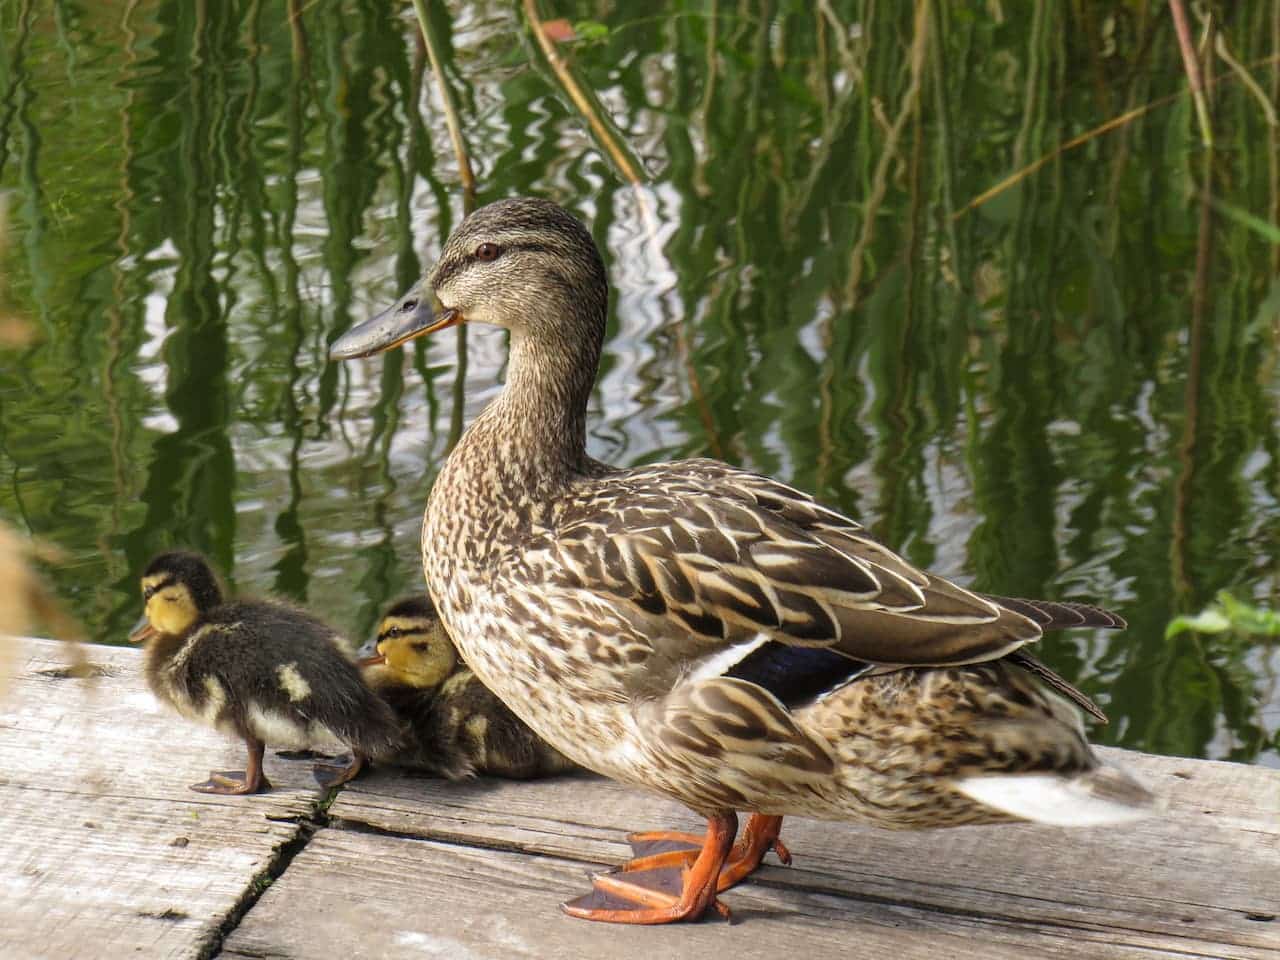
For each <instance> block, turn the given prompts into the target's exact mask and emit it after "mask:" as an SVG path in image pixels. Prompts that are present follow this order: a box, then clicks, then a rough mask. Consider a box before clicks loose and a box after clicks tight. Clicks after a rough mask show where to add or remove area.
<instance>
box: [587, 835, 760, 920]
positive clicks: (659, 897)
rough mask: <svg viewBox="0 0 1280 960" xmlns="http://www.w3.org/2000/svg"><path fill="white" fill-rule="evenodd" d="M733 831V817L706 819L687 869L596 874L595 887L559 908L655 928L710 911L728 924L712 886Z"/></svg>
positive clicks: (695, 918) (591, 917) (730, 847)
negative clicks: (698, 846)
mask: <svg viewBox="0 0 1280 960" xmlns="http://www.w3.org/2000/svg"><path fill="white" fill-rule="evenodd" d="M737 832H738V817H737V814H735V813H732V812H729V813H719V814H716V815H715V816H713V817H710V818H709V819H708V820H707V835H706V837H704V838H703V842H702V845H701V848H700V851H699V853H698V855H697V857H696V858H695V859H694V861H693V863H692V865H690V866H684V865H681V866H678V867H677V866H658V867H654V868H652V869H644V870H630V869H626V868H624V869H623V870H621V871H610V872H608V873H600V874H596V875H595V876H594V877H592V878H591V883H592V886H593V887H594V889H593V890H592V891H591V892H590V893H588V894H586V895H584V896H581V897H578V898H577V899H575V900H570V901H569V902H568V903H565V904H563V909H564V912H565V913H567V914H569V916H571V917H579V918H581V919H583V920H600V921H604V922H606V923H642V924H658V923H675V922H677V921H680V920H697V919H699V918H700V917H701V916H702V915H703V914H704V913H706V911H707V910H708V909H713V910H715V911H716V913H718V914H719V915H720V916H721V917H723V918H724V919H726V920H728V919H729V908H728V907H727V906H725V905H724V904H723V903H721V902H720V901H719V900H718V899H716V887H717V882H718V880H719V877H720V870H721V868H722V867H723V866H724V863H725V860H726V859H727V858H728V856H729V851H730V850H731V849H732V847H733V837H734V834H736V833H737Z"/></svg>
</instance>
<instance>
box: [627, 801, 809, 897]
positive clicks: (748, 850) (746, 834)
mask: <svg viewBox="0 0 1280 960" xmlns="http://www.w3.org/2000/svg"><path fill="white" fill-rule="evenodd" d="M781 831H782V817H776V816H770V815H768V814H763V813H753V814H752V815H751V819H750V820H748V821H747V825H746V826H745V827H744V828H743V830H742V835H741V836H740V837H738V842H737V843H735V844H734V845H733V850H732V851H731V852H730V853H729V859H728V860H727V861H726V862H725V865H724V868H723V869H722V870H721V871H720V880H719V883H718V885H717V886H716V890H717V891H719V892H722V893H723V892H724V891H725V890H728V889H729V888H730V887H732V886H734V885H736V884H739V883H741V882H742V881H743V880H745V879H746V878H747V877H748V876H750V875H751V874H752V873H754V872H755V870H756V868H757V867H759V866H760V864H761V862H762V861H763V860H764V855H765V854H766V853H768V852H769V851H770V850H771V849H772V850H773V851H774V853H776V854H777V855H778V859H779V860H781V861H782V863H783V864H784V865H785V866H791V851H790V850H788V849H787V846H786V844H784V843H783V842H782V840H781V838H780V837H779V834H780V833H781ZM627 842H629V843H630V844H631V850H632V852H633V853H635V855H636V856H635V859H633V860H630V861H628V862H627V863H624V864H623V865H622V866H621V867H620V868H619V869H621V870H622V871H623V872H628V873H629V872H631V871H633V870H653V869H655V868H658V867H680V866H690V865H692V864H693V862H694V860H695V859H697V856H698V851H699V850H700V849H701V844H702V837H699V836H698V835H697V834H695V833H681V832H679V831H675V830H651V831H648V832H646V833H632V834H629V835H628V836H627Z"/></svg>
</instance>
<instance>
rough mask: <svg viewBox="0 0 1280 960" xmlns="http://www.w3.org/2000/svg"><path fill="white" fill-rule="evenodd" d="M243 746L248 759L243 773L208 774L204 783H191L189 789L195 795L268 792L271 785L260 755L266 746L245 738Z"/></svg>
mask: <svg viewBox="0 0 1280 960" xmlns="http://www.w3.org/2000/svg"><path fill="white" fill-rule="evenodd" d="M244 745H245V746H246V747H247V748H248V750H249V758H248V760H247V761H246V762H245V768H244V771H243V772H241V771H239V770H224V771H220V772H214V773H211V774H209V779H208V780H206V781H204V783H193V784H192V785H191V789H192V790H195V791H196V792H197V793H222V794H234V795H239V794H244V793H257V792H259V791H260V790H270V789H271V783H270V781H268V780H267V777H266V774H264V773H263V772H262V754H263V751H264V750H266V748H267V746H266V744H265V743H263V742H262V741H261V740H258V739H256V738H254V737H249V736H246V737H245V738H244Z"/></svg>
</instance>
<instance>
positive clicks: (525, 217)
mask: <svg viewBox="0 0 1280 960" xmlns="http://www.w3.org/2000/svg"><path fill="white" fill-rule="evenodd" d="M608 297H609V289H608V281H607V279H606V277H605V270H604V263H603V261H602V260H601V259H600V252H599V250H597V249H596V245H595V242H594V241H593V240H592V238H591V234H590V233H588V232H587V229H586V227H584V226H583V225H582V223H581V222H580V221H578V220H577V219H576V218H575V217H573V216H572V215H571V214H569V213H568V212H567V211H565V210H563V209H561V208H560V207H558V206H557V205H556V204H554V203H552V202H551V201H549V200H541V199H538V198H535V197H516V198H513V199H509V200H499V201H497V202H496V203H491V204H489V205H488V206H485V207H481V208H480V209H479V210H476V211H475V212H474V213H472V214H471V215H470V216H468V217H467V218H466V219H465V220H463V221H462V223H461V224H460V225H459V226H458V228H457V229H456V230H454V232H453V233H452V234H451V235H450V236H449V239H448V240H447V241H446V242H445V245H444V249H443V250H442V251H441V252H440V259H439V260H437V261H436V264H435V266H434V267H432V269H431V271H430V272H429V273H428V274H427V275H426V276H425V277H423V278H422V279H421V280H420V281H418V282H417V283H416V284H414V285H413V286H412V287H411V288H410V289H409V290H408V292H406V293H405V294H404V295H403V296H402V297H401V298H400V299H399V300H398V301H397V302H396V303H395V304H393V305H392V306H391V308H390V309H388V310H385V311H383V312H382V313H380V314H378V316H376V317H374V318H373V319H372V320H368V321H366V322H365V323H362V324H360V325H359V326H357V327H354V328H353V329H351V330H350V331H348V332H347V333H346V334H345V335H344V336H342V337H341V338H339V339H338V340H337V341H336V342H335V343H334V344H333V346H332V347H331V348H330V350H329V356H330V358H331V359H334V360H347V359H351V358H354V357H366V356H370V355H371V354H375V353H381V352H382V351H384V350H389V349H391V348H392V347H395V346H398V345H399V344H402V343H405V342H406V341H408V340H411V339H413V338H414V337H417V336H420V335H422V334H424V333H433V332H434V331H436V330H443V329H444V328H446V327H451V326H453V325H455V324H458V323H464V322H468V323H470V322H474V323H490V324H495V325H497V326H500V327H506V328H507V329H509V330H510V331H511V332H512V335H513V338H516V339H524V338H526V337H527V336H530V335H531V337H532V339H534V340H536V341H538V342H541V343H544V344H548V345H551V346H557V345H564V346H566V347H569V346H571V345H575V344H582V343H587V344H592V343H594V344H596V345H597V347H596V349H597V350H598V344H599V342H600V341H601V340H602V338H603V336H604V323H605V314H606V311H607V306H608Z"/></svg>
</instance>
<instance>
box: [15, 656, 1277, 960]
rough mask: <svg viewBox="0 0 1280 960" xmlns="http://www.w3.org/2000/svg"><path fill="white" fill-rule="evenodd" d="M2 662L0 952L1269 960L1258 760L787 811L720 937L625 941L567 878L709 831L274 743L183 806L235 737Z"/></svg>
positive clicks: (1269, 829)
mask: <svg viewBox="0 0 1280 960" xmlns="http://www.w3.org/2000/svg"><path fill="white" fill-rule="evenodd" d="M18 649H19V650H20V651H21V652H22V656H21V658H20V659H23V660H25V663H23V664H22V667H21V669H20V670H19V671H18V674H17V676H16V678H15V679H14V682H13V684H12V686H11V688H10V689H9V690H8V691H7V693H6V695H5V698H4V699H3V700H0V853H2V854H3V856H0V898H2V899H0V903H3V905H4V913H3V921H2V922H0V956H24V957H25V956H47V957H59V958H61V957H74V956H92V957H98V956H125V955H133V956H147V957H151V956H159V957H171V956H172V957H187V956H192V957H206V956H213V955H215V954H217V952H218V950H219V948H220V945H221V949H222V953H223V955H225V956H229V957H296V958H309V957H316V958H320V957H324V958H326V960H329V958H332V957H335V956H348V955H358V956H388V957H409V956H413V957H450V958H452V957H460V958H466V957H502V958H504V960H506V958H510V957H579V956H581V957H600V956H609V957H620V958H628V957H637V958H639V957H644V958H645V960H651V958H652V957H653V956H655V955H670V956H693V955H695V954H696V955H698V956H700V957H703V958H704V960H705V957H706V956H708V951H736V952H737V953H738V954H739V955H741V957H742V958H743V960H746V958H749V957H764V956H776V955H779V954H782V955H784V956H785V955H787V954H789V953H793V952H797V951H801V952H807V954H808V955H811V956H815V957H823V956H849V955H856V956H866V957H881V956H891V957H893V958H894V960H911V958H916V957H938V956H954V957H959V958H979V957H981V958H996V960H1001V958H1012V957H1050V958H1057V957H1062V958H1066V957H1081V956H1086V957H1099V958H1118V957H1124V958H1129V957H1132V958H1162V957H1169V958H1173V957H1181V958H1187V957H1228V958H1240V960H1260V958H1280V895H1278V894H1277V889H1278V888H1280V882H1278V881H1280V772H1277V771H1274V770H1267V769H1263V768H1258V767H1245V766H1238V765H1234V764H1225V763H1211V762H1206V761H1195V760H1178V759H1172V758H1163V757H1152V756H1147V755H1143V754H1135V753H1127V752H1122V751H1105V752H1106V753H1107V755H1108V756H1109V757H1110V758H1112V759H1114V760H1115V761H1116V762H1118V763H1123V764H1125V765H1126V766H1128V767H1129V768H1130V769H1131V770H1133V771H1135V772H1136V773H1138V774H1139V775H1140V776H1142V777H1143V778H1144V779H1146V781H1147V782H1148V783H1149V784H1150V785H1151V786H1152V787H1153V789H1154V790H1155V791H1156V792H1157V793H1158V794H1160V795H1161V796H1162V797H1164V798H1165V799H1166V801H1167V805H1168V810H1167V813H1166V814H1165V815H1164V816H1162V817H1160V818H1157V819H1153V820H1150V821H1145V822H1142V823H1138V824H1133V825H1129V826H1126V827H1123V828H1096V829H1091V830H1074V831H1071V830H1062V829H1055V828H1048V827H1038V826H1030V825H1021V826H1005V827H967V828H960V829H955V830H949V831H937V832H926V833H902V834H897V833H890V832H886V831H880V830H875V829H867V828H859V827H856V826H853V825H850V824H843V823H837V824H823V823H816V822H813V821H806V820H801V819H793V820H789V821H788V822H787V825H786V827H785V828H784V838H785V839H786V842H787V843H788V845H789V846H790V848H791V851H792V853H793V854H794V855H795V865H794V866H792V867H781V866H776V865H774V866H767V867H765V868H764V869H762V870H761V871H760V872H759V873H758V874H757V875H756V876H755V877H754V878H753V879H752V880H751V881H750V882H749V883H747V884H744V885H742V886H741V887H739V888H737V889H735V890H733V891H731V892H729V893H728V894H727V895H726V896H725V901H726V902H727V903H728V904H729V905H730V906H731V907H732V909H733V910H734V915H735V918H736V919H737V921H738V922H737V923H735V924H734V925H732V926H726V925H725V924H723V923H719V922H707V923H703V924H698V925H691V926H690V925H686V926H681V927H674V928H665V929H654V928H644V929H628V928H619V927H614V926H607V925H601V924H590V923H584V922H582V921H576V920H571V919H569V918H568V917H565V916H563V915H562V914H561V913H560V912H559V910H558V904H559V903H560V902H561V901H562V900H565V899H567V898H569V897H572V896H574V895H576V894H577V893H580V892H582V891H584V890H585V889H586V887H587V879H586V877H585V876H584V869H583V868H584V865H595V864H614V863H617V862H619V861H621V860H622V859H624V858H625V857H626V855H627V853H628V848H627V846H626V844H625V842H624V836H625V833H626V832H627V831H628V830H634V829H647V828H655V827H684V828H688V829H691V830H699V829H700V828H701V825H700V824H699V823H698V821H697V820H696V819H695V818H694V817H693V816H692V815H691V814H690V813H688V812H687V811H686V810H684V809H683V808H681V807H680V806H679V805H678V804H675V803H672V802H671V801H668V800H665V799H662V798H659V797H655V796H649V795H645V794H642V793H637V792H633V791H630V790H628V789H625V788H623V787H621V786H619V785H617V784H614V783H611V782H609V781H605V780H601V779H599V778H597V777H593V776H590V775H582V776H576V777H563V778H558V779H552V780H544V781H534V782H523V783H521V782H512V781H501V780H488V779H482V780H477V781H474V782H471V783H465V784H450V783H446V782H444V781H440V780H433V779H428V778H421V777H416V776H412V775H409V774H405V773H403V772H399V771H395V770H381V771H376V772H375V773H374V775H373V776H371V777H369V778H367V779H365V780H362V781H359V782H357V783H355V784H353V785H350V786H349V787H347V788H346V789H345V790H344V791H343V792H342V793H341V794H339V795H338V796H337V798H336V800H334V801H333V803H332V804H331V805H329V806H328V809H327V813H326V812H325V811H324V809H323V808H321V807H320V806H318V804H319V791H318V790H317V788H316V787H315V785H314V783H313V781H312V780H311V775H310V764H309V763H306V762H298V761H284V760H281V759H280V758H278V757H276V756H275V755H274V754H272V753H270V752H269V753H268V757H267V773H268V776H270V777H271V779H272V780H273V782H274V783H275V784H276V790H274V791H273V792H272V793H270V794H267V795H264V796H258V797H248V798H236V797H216V796H207V795H201V794H196V793H192V792H190V791H189V790H187V789H186V785H187V784H188V783H190V782H193V781H195V780H199V779H203V778H204V776H205V775H206V773H207V772H208V770H210V769H226V768H237V767H239V766H241V765H242V761H243V753H242V748H241V747H239V746H238V745H236V744H234V743H231V742H229V741H227V740H226V739H224V738H223V737H221V736H220V735H218V734H216V733H213V732H212V731H209V730H205V729H204V728H201V727H198V726H194V725H192V724H190V723H187V722H186V721H184V720H182V719H180V718H178V717H177V716H175V715H172V714H170V713H168V712H165V711H164V710H162V708H161V707H160V706H159V705H158V704H157V703H156V702H155V700H154V699H153V698H152V697H151V695H150V694H149V693H148V692H147V691H146V690H145V689H144V688H143V684H142V681H141V677H140V670H141V658H140V656H139V654H138V652H137V651H136V650H128V649H120V648H108V647H90V648H89V651H90V654H91V657H92V659H93V660H94V661H95V662H97V663H98V664H99V665H100V667H101V670H100V671H99V672H100V674H101V675H100V676H98V677H97V678H96V679H94V680H91V681H85V680H75V679H69V678H66V676H65V673H66V671H65V666H66V664H65V661H64V656H65V651H64V649H63V648H61V647H60V646H59V645H58V644H54V643H50V642H45V641H22V642H21V644H20V645H19V647H18ZM273 878H274V882H273ZM264 890H265V893H264ZM259 897H260V899H259ZM224 938H225V939H224ZM655 951H657V954H655ZM711 955H712V956H715V955H716V954H711ZM802 955H803V954H802Z"/></svg>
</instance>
